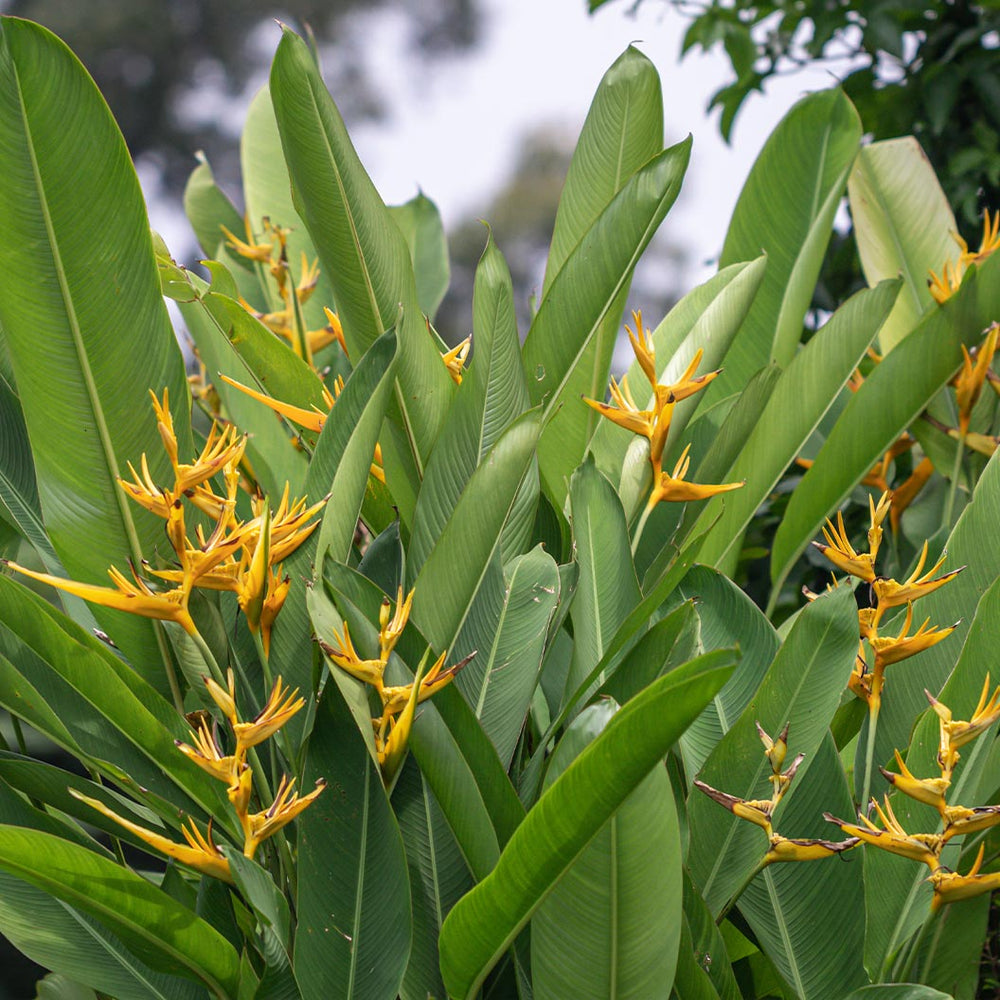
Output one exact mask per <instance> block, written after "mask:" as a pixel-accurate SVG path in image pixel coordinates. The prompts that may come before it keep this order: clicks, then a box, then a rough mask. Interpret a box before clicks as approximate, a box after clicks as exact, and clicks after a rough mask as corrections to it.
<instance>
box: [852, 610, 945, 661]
mask: <svg viewBox="0 0 1000 1000" xmlns="http://www.w3.org/2000/svg"><path fill="white" fill-rule="evenodd" d="M912 621H913V602H912V601H910V602H909V603H908V604H907V605H906V618H905V620H904V621H903V627H902V628H901V629H900V631H899V635H897V636H869V637H868V641H869V643H870V644H871V647H872V649H873V650H874V652H875V666H876V669H878V667H880V666H881V667H883V668H884V667H887V666H889V664H891V663H899V661H900V660H905V659H907V658H908V657H910V656H914V655H916V654H917V653H920V652H922V651H923V650H925V649H930V647H931V646H934V645H936V644H937V643H939V642H940V641H941V640H942V639H947V638H948V636H949V635H951V633H952V632H954V631H955V629H956V628H958V626H959V624H960V622H956V623H955V624H954V625H949V626H948V627H947V628H938V627H937V626H936V625H932V626H931V627H930V628H928V624H929V623H930V618H925V619H924V622H923V624H922V625H921V626H920V628H918V629H917V631H916V632H914V633H913V635H908V634H907V633H908V632H909V631H910V624H911V623H912Z"/></svg>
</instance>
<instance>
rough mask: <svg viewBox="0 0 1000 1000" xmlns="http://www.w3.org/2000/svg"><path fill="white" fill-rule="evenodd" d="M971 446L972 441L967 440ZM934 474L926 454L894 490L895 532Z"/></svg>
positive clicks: (892, 518)
mask: <svg viewBox="0 0 1000 1000" xmlns="http://www.w3.org/2000/svg"><path fill="white" fill-rule="evenodd" d="M966 443H967V444H969V446H970V447H971V446H972V445H971V442H970V441H968V439H967V440H966ZM933 474H934V463H933V462H932V461H931V460H930V459H929V458H928V457H927V456H926V455H925V456H924V457H923V458H922V459H920V461H919V462H918V463H917V464H916V466H915V467H914V469H913V471H912V472H911V473H910V474H909V476H907V478H906V479H905V480H904V481H903V482H902V484H901V485H899V486H897V487H896V488H895V489H894V490H893V492H892V510H890V512H889V523H890V524H891V525H892V530H893V532H894V533H895V532H897V531H899V522H900V519H901V518H902V516H903V511H904V510H906V508H907V507H909V506H910V504H911V503H913V501H914V500H915V499H916V497H917V494H918V493H919V492H920V491H921V490H922V489H923V488H924V486H926V485H927V481H928V480H929V479H930V478H931V476H932V475H933Z"/></svg>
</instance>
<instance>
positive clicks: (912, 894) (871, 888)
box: [865, 493, 1000, 978]
mask: <svg viewBox="0 0 1000 1000" xmlns="http://www.w3.org/2000/svg"><path fill="white" fill-rule="evenodd" d="M978 496H979V495H978V493H977V503H978V502H979V501H978ZM974 510H975V505H973V506H970V507H968V508H967V511H969V512H973V511H974ZM978 513H980V514H981V513H982V512H981V511H980V512H978ZM959 524H961V521H960V522H959ZM955 533H956V534H957V533H958V528H957V527H956V531H955ZM953 537H954V536H953ZM958 541H959V542H960V541H961V539H958ZM970 569H972V567H970ZM967 572H969V570H966V573H967ZM994 572H995V564H994ZM964 576H965V573H963V574H962V575H960V576H959V577H958V579H956V580H955V581H954V582H953V583H952V584H950V586H957V585H958V583H959V581H961V582H962V583H963V584H965V583H966V581H965V580H964V579H963V577H964ZM973 586H975V584H974V583H973ZM943 589H947V588H943ZM932 596H933V595H928V597H927V598H924V599H922V600H921V602H920V604H919V605H918V608H917V610H918V612H919V613H921V614H922V613H923V611H924V605H925V604H926V603H927V602H928V601H929V599H930V597H932ZM933 620H934V619H932V621H933ZM998 627H1000V580H994V581H993V582H992V584H991V585H989V587H988V589H986V591H985V593H983V595H982V597H981V598H980V600H979V602H978V605H977V607H976V609H975V617H974V618H973V620H972V621H971V622H970V624H969V625H968V626H967V628H966V629H965V630H964V643H963V644H962V645H961V646H959V640H957V639H956V635H955V634H953V635H952V636H950V637H949V638H948V639H946V640H944V642H943V643H939V645H944V644H945V643H947V644H948V646H949V647H950V653H951V660H954V659H955V657H956V655H957V663H955V667H954V669H953V670H952V671H951V674H950V676H949V677H948V679H947V683H945V684H944V687H943V688H942V687H941V682H940V680H939V681H938V683H937V684H934V683H933V681H929V683H928V685H927V686H930V687H931V689H932V690H933V691H935V692H937V696H938V697H939V698H940V700H941V701H942V702H944V704H946V705H948V706H949V708H951V709H952V713H953V715H954V717H955V718H956V719H970V718H971V717H972V712H973V711H974V709H975V707H976V703H977V701H978V700H979V696H980V694H981V692H982V688H983V682H984V680H985V678H986V676H987V674H988V673H989V672H990V670H991V666H990V665H991V661H992V659H993V650H994V648H995V641H996V640H995V637H996V634H997V628H998ZM934 648H936V647H932V648H931V649H930V650H927V651H926V652H924V653H921V654H920V656H919V658H914V659H911V660H910V661H908V662H907V663H906V664H904V665H902V670H901V671H900V672H898V673H897V672H896V671H899V669H900V668H899V667H898V666H897V667H896V668H894V671H893V672H892V673H891V674H890V677H889V680H890V682H891V687H889V686H888V685H887V687H886V691H887V694H886V698H885V707H886V708H888V707H889V705H890V699H889V693H890V692H891V694H892V697H893V700H896V698H897V694H899V695H900V697H901V698H902V697H906V699H907V703H910V700H911V699H912V697H913V696H914V694H915V693H916V692H914V691H913V690H912V688H913V685H912V684H909V683H908V684H907V686H906V690H905V692H900V691H898V685H897V681H899V683H900V685H901V684H902V683H903V675H904V674H905V673H906V672H907V671H908V670H909V669H910V668H911V667H912V668H913V669H915V670H917V671H920V672H921V673H922V674H924V675H925V676H926V674H925V670H926V667H925V663H924V660H925V658H930V654H931V653H932V652H933V651H934ZM959 649H960V650H961V652H960V653H959V652H958V651H959ZM931 666H933V664H931ZM922 668H924V669H922ZM994 673H995V671H994ZM909 680H910V679H909V678H907V681H909ZM917 683H919V680H918V682H917ZM994 686H995V685H994ZM919 693H920V697H921V699H922V702H921V703H920V705H919V709H916V711H919V710H924V714H923V715H922V716H921V718H920V719H919V721H917V724H916V726H915V727H913V729H912V738H910V740H909V751H906V739H907V737H908V736H909V734H910V726H907V729H906V731H905V732H904V731H903V730H902V726H901V725H895V726H893V727H892V732H891V736H893V737H895V740H894V743H893V744H892V745H888V746H887V745H886V744H885V742H884V740H883V739H882V738H879V739H878V740H877V743H876V757H875V760H876V763H880V762H882V761H885V762H886V763H887V766H888V769H889V770H890V771H893V772H897V773H898V771H899V768H898V767H897V765H896V764H895V763H892V762H891V757H892V753H893V750H894V749H897V748H898V749H899V751H900V753H901V754H903V757H904V759H905V761H906V766H907V767H908V768H909V769H910V771H911V772H912V773H913V774H914V775H916V776H917V777H919V778H924V777H934V776H937V775H939V774H940V767H939V765H938V763H937V751H938V746H939V729H940V726H939V719H938V716H937V715H935V713H934V712H932V711H930V710H929V708H928V707H927V698H926V696H925V695H924V694H923V691H920V692H919ZM916 711H914V710H912V709H911V712H910V724H911V725H912V720H913V716H914V715H915V714H916ZM898 718H899V723H902V722H903V721H904V719H905V716H901V717H898ZM881 728H882V719H881V718H880V719H879V729H880V730H881ZM878 737H882V732H881V731H880V732H878ZM989 749H990V742H989V736H988V734H983V735H982V736H980V737H978V738H977V739H976V740H975V742H973V743H972V744H971V745H969V746H968V747H966V748H963V750H962V759H961V761H960V762H959V765H958V768H957V769H956V772H955V776H954V778H953V779H952V784H951V787H950V788H949V789H948V802H949V804H950V805H963V806H968V807H972V806H977V805H982V804H984V803H983V802H981V801H978V800H977V799H976V790H977V788H978V786H979V778H980V775H981V774H982V773H983V771H984V768H985V767H986V763H987V758H988V756H989ZM876 778H877V776H876ZM873 787H874V788H875V794H876V796H877V797H878V798H879V799H881V795H882V792H883V791H884V790H887V788H888V786H887V785H886V784H885V783H884V782H882V781H881V780H876V781H873ZM892 802H893V810H894V811H895V813H896V815H897V817H898V818H899V821H900V823H901V824H902V826H903V829H905V830H913V831H914V832H917V831H923V830H926V831H927V832H935V831H937V829H938V828H939V825H940V824H939V818H938V816H937V814H936V813H935V812H934V811H933V810H931V809H930V808H928V807H924V806H920V805H919V804H916V803H914V802H913V801H912V800H910V799H908V798H906V797H905V796H903V795H894V796H893V799H892ZM866 850H867V848H866ZM881 853H882V852H879V851H875V850H874V849H872V854H873V855H877V854H881ZM957 858H958V855H957V852H954V853H953V859H949V862H951V861H952V860H954V862H955V863H957ZM893 860H904V859H893ZM865 878H866V884H867V887H868V892H867V898H866V905H867V908H868V913H869V923H870V930H869V933H868V936H867V941H866V950H865V963H866V965H867V966H868V968H869V970H870V972H871V973H872V974H873V975H874V976H878V977H879V978H882V971H883V970H885V969H888V966H889V964H890V963H891V962H892V960H893V958H894V956H895V954H896V953H897V951H898V950H899V948H900V946H901V945H903V943H904V942H905V941H906V940H907V939H908V938H909V937H910V935H911V934H912V933H914V932H915V931H916V930H917V928H918V927H919V926H920V924H921V923H922V922H923V921H924V919H926V917H927V915H928V912H929V907H930V899H931V889H930V886H929V885H928V884H927V882H926V870H925V869H924V868H923V866H920V865H917V864H914V863H912V862H907V863H905V864H899V865H894V864H884V863H883V861H882V859H881V858H879V857H875V856H873V857H872V858H869V859H866V864H865ZM949 909H954V907H949Z"/></svg>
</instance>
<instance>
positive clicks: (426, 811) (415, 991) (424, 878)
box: [392, 759, 473, 1000]
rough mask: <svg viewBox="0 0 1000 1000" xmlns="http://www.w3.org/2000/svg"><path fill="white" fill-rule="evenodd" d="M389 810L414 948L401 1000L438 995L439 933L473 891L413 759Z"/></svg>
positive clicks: (441, 993) (440, 988)
mask: <svg viewBox="0 0 1000 1000" xmlns="http://www.w3.org/2000/svg"><path fill="white" fill-rule="evenodd" d="M392 808H393V811H394V812H395V814H396V818H397V820H398V821H399V830H400V833H401V834H402V835H403V843H404V845H405V846H406V864H407V867H408V868H409V872H410V892H411V894H412V906H413V947H412V948H411V950H410V961H409V964H408V965H407V967H406V975H405V976H404V977H403V985H402V986H401V987H400V991H399V993H400V996H401V997H402V998H403V1000H427V997H428V996H440V997H443V996H444V995H445V991H444V983H443V982H442V981H441V971H440V969H439V967H438V934H439V933H440V931H441V924H442V923H443V922H444V918H445V917H446V916H447V915H448V912H449V911H450V910H451V908H452V907H453V906H454V905H455V903H457V902H458V900H459V899H461V897H462V896H464V895H465V893H467V892H468V891H469V889H471V888H472V884H473V883H472V879H471V877H470V875H469V871H468V869H467V868H466V867H465V862H464V861H463V860H462V855H461V852H460V851H459V848H458V844H457V843H456V842H455V838H454V837H453V836H452V834H451V831H450V830H449V829H448V824H447V821H446V820H445V817H444V814H443V813H442V812H441V807H440V806H439V805H438V803H437V800H436V799H435V798H434V793H433V792H432V791H431V789H430V786H429V784H428V782H427V779H426V778H425V777H424V776H423V775H422V774H421V771H420V768H419V766H418V765H417V762H416V760H414V759H410V760H408V761H407V762H406V763H405V764H404V765H403V769H402V771H401V772H400V775H399V780H398V781H397V782H396V787H395V788H394V789H393V792H392Z"/></svg>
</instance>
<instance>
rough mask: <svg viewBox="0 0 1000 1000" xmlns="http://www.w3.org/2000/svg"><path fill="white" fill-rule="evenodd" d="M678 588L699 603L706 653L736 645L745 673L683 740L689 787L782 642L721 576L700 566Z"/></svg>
mask: <svg viewBox="0 0 1000 1000" xmlns="http://www.w3.org/2000/svg"><path fill="white" fill-rule="evenodd" d="M677 589H678V593H679V594H680V596H682V597H686V598H689V599H691V600H693V601H695V602H696V603H697V609H698V617H699V618H700V619H701V645H702V648H703V649H704V650H705V651H706V652H710V651H711V650H713V649H726V648H730V647H732V646H738V648H739V650H740V669H739V670H737V671H736V672H735V673H734V674H733V677H732V680H730V681H729V683H728V684H726V686H725V687H724V688H723V689H722V690H721V691H720V692H719V693H718V694H717V695H716V696H715V698H713V699H712V702H711V703H710V704H709V705H708V707H707V708H706V709H705V711H704V712H702V714H701V715H700V716H698V718H697V719H695V721H694V722H693V723H691V726H690V727H689V728H688V730H687V731H686V732H685V733H684V735H683V736H682V737H681V753H682V755H683V758H684V773H685V774H686V775H687V778H688V783H689V784H690V782H692V781H693V780H694V777H695V775H696V774H697V773H698V772H699V771H700V770H701V768H702V765H703V764H704V763H705V761H706V760H707V759H708V757H709V755H710V754H711V752H712V750H713V749H714V748H715V746H716V744H717V743H718V742H719V741H720V740H721V739H722V737H723V736H724V735H725V734H726V733H727V732H729V729H730V727H731V726H732V725H733V723H734V722H735V721H736V720H737V719H738V718H739V716H740V714H741V713H742V712H743V710H744V709H745V708H746V707H747V705H748V704H749V703H750V700H751V699H752V698H753V696H754V695H755V694H756V693H757V688H758V687H759V686H760V684H761V681H763V679H764V676H765V675H766V673H767V669H768V667H769V666H770V665H771V661H772V660H773V659H774V657H775V654H776V653H777V652H778V646H779V645H780V642H779V639H778V635H777V633H776V632H775V631H774V628H773V627H772V625H771V623H770V622H769V621H768V620H767V618H765V617H764V615H763V613H762V612H761V611H760V609H759V608H758V607H757V605H756V604H754V603H753V601H751V600H750V598H749V597H747V595H746V594H744V593H743V591H742V590H740V588H739V587H737V586H736V584H735V583H733V582H732V581H731V580H730V579H729V578H728V577H726V576H724V575H723V574H722V573H718V572H715V571H713V570H711V569H708V568H707V567H704V566H695V567H693V568H692V569H691V570H689V571H688V573H687V575H686V576H685V577H684V579H683V580H682V581H681V584H680V586H679V587H678V588H677Z"/></svg>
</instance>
